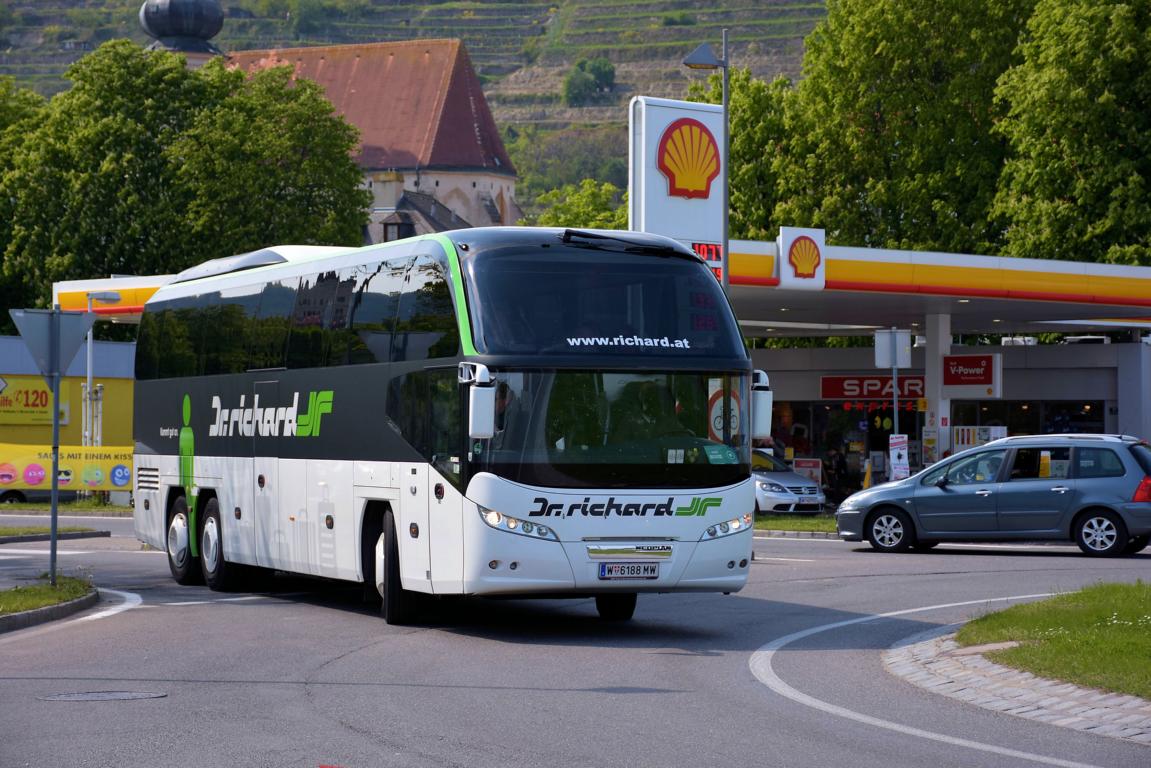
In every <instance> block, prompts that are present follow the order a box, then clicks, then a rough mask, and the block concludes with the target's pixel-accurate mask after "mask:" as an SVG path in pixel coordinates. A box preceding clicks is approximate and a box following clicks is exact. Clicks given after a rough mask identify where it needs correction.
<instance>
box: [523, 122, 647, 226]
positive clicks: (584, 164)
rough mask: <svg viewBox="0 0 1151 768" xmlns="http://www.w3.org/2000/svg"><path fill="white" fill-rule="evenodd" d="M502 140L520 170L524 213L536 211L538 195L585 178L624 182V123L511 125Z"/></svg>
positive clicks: (624, 183)
mask: <svg viewBox="0 0 1151 768" xmlns="http://www.w3.org/2000/svg"><path fill="white" fill-rule="evenodd" d="M503 138H504V146H505V147H506V148H507V151H508V155H509V156H510V157H511V160H512V163H513V164H514V165H515V167H516V171H517V172H518V173H519V181H518V182H517V183H516V198H517V200H518V201H519V203H520V205H521V206H522V208H523V209H524V211H525V212H526V213H527V214H528V215H535V214H538V213H539V202H538V199H539V196H540V195H542V194H543V193H544V192H547V191H549V190H552V189H558V188H560V187H562V186H564V185H565V184H579V182H580V181H581V180H583V179H596V180H598V181H600V182H611V183H612V184H614V185H615V186H617V187H620V188H624V187H626V186H627V173H628V167H627V128H626V126H622V125H605V126H571V127H568V128H563V129H560V130H553V131H549V130H544V129H541V128H538V127H537V126H533V125H526V126H509V127H507V128H506V129H505V130H504V133H503Z"/></svg>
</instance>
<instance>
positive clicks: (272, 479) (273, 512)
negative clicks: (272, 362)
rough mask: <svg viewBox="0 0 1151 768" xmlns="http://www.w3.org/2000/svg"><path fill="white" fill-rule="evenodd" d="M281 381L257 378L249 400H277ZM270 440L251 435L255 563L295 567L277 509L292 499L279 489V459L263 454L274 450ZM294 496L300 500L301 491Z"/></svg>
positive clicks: (266, 566) (287, 567)
mask: <svg viewBox="0 0 1151 768" xmlns="http://www.w3.org/2000/svg"><path fill="white" fill-rule="evenodd" d="M279 394H280V383H279V382H278V381H257V382H254V383H253V385H252V402H253V403H254V402H255V401H256V398H257V397H259V398H260V401H261V402H262V403H268V404H273V403H278V402H280V400H279ZM274 452H275V451H274V449H272V443H271V442H270V441H268V440H267V439H266V438H261V437H260V436H259V432H258V431H257V432H256V433H255V434H254V435H253V437H252V486H251V487H252V488H253V493H254V497H255V498H254V503H253V504H252V508H253V510H254V511H255V518H256V519H255V528H256V535H255V541H256V563H257V564H258V565H260V566H263V567H264V568H281V569H284V570H294V568H293V563H292V557H291V545H290V542H289V539H288V531H287V530H286V526H285V524H284V523H285V520H286V517H285V512H284V511H281V510H280V500H281V499H291V498H293V497H292V496H291V495H287V494H285V493H284V489H281V488H280V483H279V479H280V477H279V476H280V472H279V465H280V462H279V459H278V458H276V457H275V456H267V455H262V454H268V453H274ZM295 498H299V499H302V498H303V495H302V494H300V495H298V496H296V497H295Z"/></svg>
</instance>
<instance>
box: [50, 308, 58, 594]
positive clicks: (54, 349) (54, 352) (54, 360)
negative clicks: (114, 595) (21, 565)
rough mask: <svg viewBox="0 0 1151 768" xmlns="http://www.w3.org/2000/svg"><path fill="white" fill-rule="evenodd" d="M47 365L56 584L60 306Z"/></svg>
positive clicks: (53, 577)
mask: <svg viewBox="0 0 1151 768" xmlns="http://www.w3.org/2000/svg"><path fill="white" fill-rule="evenodd" d="M50 327H51V333H50V334H49V336H50V339H51V341H50V342H49V345H50V346H49V353H48V354H49V356H48V365H49V366H50V367H51V369H52V530H51V537H50V538H51V540H52V543H51V545H50V546H49V555H48V573H49V575H50V578H51V580H52V586H53V587H55V586H56V521H57V516H58V512H57V506H56V505H57V504H58V503H59V501H60V307H59V305H57V306H55V307H53V309H52V322H51V326H50Z"/></svg>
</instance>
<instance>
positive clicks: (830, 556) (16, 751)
mask: <svg viewBox="0 0 1151 768" xmlns="http://www.w3.org/2000/svg"><path fill="white" fill-rule="evenodd" d="M97 527H103V526H97ZM60 552H61V555H60V562H61V570H62V571H63V572H68V570H69V569H77V570H82V571H87V572H90V573H91V575H92V577H93V579H94V581H95V582H96V583H97V585H99V586H100V587H102V588H104V589H106V590H115V592H106V595H107V597H108V600H107V602H105V603H102V604H101V606H100V608H101V609H106V610H107V609H113V610H114V609H116V608H121V609H123V610H120V611H119V612H117V613H114V614H111V615H103V616H102V615H101V614H100V613H97V612H93V613H90V614H89V615H87V616H84V617H82V618H78V619H76V620H70V621H64V622H57V623H54V624H48V625H43V626H41V627H37V628H33V629H28V630H23V631H20V632H14V633H9V634H6V635H2V636H0V713H2V715H0V766H3V767H4V768H7V767H8V766H61V767H63V766H144V765H147V766H182V767H183V766H193V765H194V766H197V768H201V767H202V768H210V767H212V766H228V767H229V768H232V767H234V766H277V767H278V766H309V767H311V768H316V767H317V766H323V765H328V766H343V768H353V767H357V766H392V765H395V766H517V767H518V766H549V768H556V767H557V766H565V767H566V766H691V767H692V768H696V767H698V766H711V765H725V764H730V765H749V764H750V765H772V766H820V767H824V766H851V767H852V768H870V767H874V768H904V767H906V768H922V767H923V766H932V768H943V767H945V766H997V767H998V766H1023V765H1062V766H1071V765H1077V764H1078V765H1094V766H1132V767H1135V766H1138V767H1139V768H1145V766H1147V765H1149V764H1151V747H1147V746H1141V745H1138V744H1133V743H1128V742H1123V741H1118V740H1114V739H1108V738H1105V737H1101V736H1095V735H1091V734H1086V733H1081V732H1077V731H1071V730H1067V729H1063V728H1059V727H1057V726H1052V725H1046V724H1042V723H1037V722H1033V721H1028V720H1023V719H1019V718H1015V717H1012V716H1010V715H1005V714H998V713H993V712H990V711H986V710H983V709H979V708H976V707H973V706H970V705H968V704H964V703H962V702H958V701H955V700H952V699H948V698H945V697H942V696H937V695H935V694H931V693H928V692H926V691H923V690H921V689H919V688H916V687H914V686H911V685H909V684H907V683H905V682H903V681H902V680H899V679H897V678H895V677H892V676H891V675H889V674H888V673H887V672H885V671H884V670H883V668H882V665H881V663H880V654H881V653H882V651H883V650H884V649H886V648H888V647H889V646H891V645H892V644H893V643H895V642H897V641H898V640H900V639H902V638H905V637H908V636H911V635H914V634H917V633H919V632H921V631H923V630H925V629H929V628H932V627H937V626H940V625H943V624H949V623H952V622H957V621H963V620H965V619H967V618H970V617H973V616H976V615H979V614H981V613H984V612H986V611H989V610H995V609H997V608H999V607H1000V606H1001V605H1004V604H1008V603H1009V602H1010V601H1006V602H1000V601H1001V599H1002V598H1009V597H1012V596H1022V595H1037V594H1043V593H1049V592H1056V591H1063V590H1070V589H1075V588H1077V587H1079V586H1082V585H1086V584H1090V583H1094V582H1097V581H1100V580H1103V581H1134V580H1135V579H1137V578H1146V577H1147V575H1148V573H1151V568H1149V566H1151V555H1148V554H1143V555H1140V556H1137V557H1134V558H1126V559H1116V560H1094V559H1088V558H1085V557H1081V556H1079V555H1078V554H1077V550H1075V549H1073V548H1071V547H1051V546H1036V547H1008V548H1004V547H989V546H983V547H957V546H947V545H944V546H940V547H939V548H938V549H937V550H935V551H932V552H929V553H924V554H908V555H881V554H877V553H872V552H871V551H870V550H869V549H866V548H864V547H860V546H859V545H851V544H846V543H843V542H838V541H829V540H796V539H760V540H757V541H756V552H757V554H756V561H755V564H754V567H753V568H752V577H751V583H750V584H749V585H748V587H747V588H746V589H745V590H744V591H742V592H741V593H739V594H737V595H731V596H726V597H725V596H722V595H656V596H641V598H640V602H639V608H638V609H637V612H636V617H635V619H634V620H633V621H631V622H629V623H625V624H620V625H613V624H605V623H603V622H601V621H599V620H598V619H597V618H596V613H595V607H594V605H593V603H592V602H591V601H590V600H569V601H493V600H451V601H445V602H443V603H442V604H440V605H438V606H437V607H436V609H435V610H434V611H433V612H432V613H430V614H429V615H428V616H427V618H426V621H424V622H423V623H422V624H420V625H418V626H415V627H405V628H398V627H389V626H388V625H386V624H385V623H384V622H383V621H382V620H381V619H380V618H379V617H378V616H377V615H376V613H375V608H374V607H373V606H369V605H364V604H362V603H361V602H360V600H359V593H358V590H356V589H349V588H346V587H344V586H340V585H333V584H328V583H322V582H317V581H309V580H304V579H288V578H283V577H277V578H275V579H273V580H271V581H270V582H268V583H266V584H263V585H261V589H260V591H255V592H251V593H236V594H231V595H225V594H219V593H213V592H211V591H209V590H207V589H205V588H202V587H178V586H177V585H175V584H174V583H173V582H172V581H171V580H170V578H169V576H168V571H167V565H166V562H165V559H164V555H163V554H162V553H155V552H148V551H142V550H141V548H140V546H139V544H138V543H136V542H135V540H134V539H132V538H130V537H129V536H119V535H113V537H112V538H110V539H90V540H81V541H68V542H62V543H61V544H60ZM46 563H47V544H46V543H45V544H36V545H29V544H22V545H5V546H0V570H5V569H7V570H9V571H11V570H14V569H21V568H23V569H25V570H27V569H29V568H34V567H41V568H42V567H43V565H46ZM137 596H138V597H137ZM137 599H138V600H139V601H140V602H139V605H137V606H136V607H130V606H132V604H133V602H134V601H135V600H137ZM932 606H944V607H932ZM948 606H949V607H948ZM915 609H925V610H915ZM893 611H914V612H910V613H905V614H903V615H901V616H898V617H893V618H876V619H874V620H868V621H859V622H857V623H851V624H847V625H846V626H836V625H843V624H844V623H846V622H852V621H855V620H858V619H867V618H868V617H875V616H878V615H879V614H884V613H890V612H893ZM803 632H807V633H808V634H807V635H806V636H803V637H796V638H794V639H789V638H790V636H792V635H795V634H797V633H803ZM765 668H766V669H767V670H768V671H769V673H770V674H768V675H766V676H765V674H764V670H765ZM773 680H776V681H778V683H775V682H772V681H773ZM765 682H766V683H768V684H765ZM125 692H127V693H132V694H135V695H155V696H156V698H143V699H135V700H120V699H121V698H122V697H121V696H120V694H122V693H125ZM114 693H115V694H116V697H115V699H114V700H98V701H90V700H83V701H75V700H59V697H61V696H63V697H65V699H72V698H76V695H77V694H98V695H99V696H97V697H95V698H101V697H102V698H111V697H112V694H114ZM52 697H58V698H57V699H53V698H52ZM80 698H87V699H90V698H94V697H93V696H81V697H80ZM826 705H831V706H830V707H828V706H826ZM845 713H846V714H845ZM851 713H856V714H863V715H867V716H871V717H872V718H876V719H878V720H881V721H883V722H886V723H888V724H890V725H893V726H894V727H888V726H884V725H877V724H875V723H869V722H860V720H859V718H853V717H851V716H850V714H851ZM878 720H877V721H878ZM910 728H914V729H918V730H917V732H916V733H914V734H913V733H910V732H909V730H908V729H910ZM925 734H926V735H925ZM933 736H934V737H933ZM936 737H938V738H936ZM957 740H963V741H962V743H959V741H957ZM1005 750H1011V754H1005Z"/></svg>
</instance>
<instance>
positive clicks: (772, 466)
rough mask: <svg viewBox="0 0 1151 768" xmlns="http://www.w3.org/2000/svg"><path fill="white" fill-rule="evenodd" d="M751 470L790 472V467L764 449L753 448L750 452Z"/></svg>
mask: <svg viewBox="0 0 1151 768" xmlns="http://www.w3.org/2000/svg"><path fill="white" fill-rule="evenodd" d="M751 470H752V471H753V472H790V471H791V467H789V466H787V464H786V463H785V462H783V461H780V460H779V459H777V458H775V457H774V456H772V455H771V454H770V453H767V452H766V451H761V450H755V451H752V453H751Z"/></svg>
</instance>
